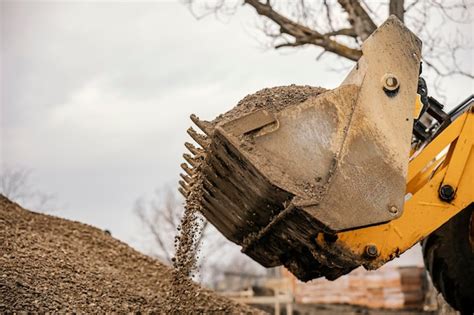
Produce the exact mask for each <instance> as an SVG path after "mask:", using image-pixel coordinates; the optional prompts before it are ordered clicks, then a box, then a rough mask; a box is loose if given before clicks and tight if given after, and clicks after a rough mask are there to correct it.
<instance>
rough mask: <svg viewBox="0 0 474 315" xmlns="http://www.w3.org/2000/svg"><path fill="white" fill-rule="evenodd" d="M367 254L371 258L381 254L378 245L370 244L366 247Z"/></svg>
mask: <svg viewBox="0 0 474 315" xmlns="http://www.w3.org/2000/svg"><path fill="white" fill-rule="evenodd" d="M365 254H366V255H367V257H369V258H375V257H377V256H378V255H379V250H378V248H377V246H375V245H373V244H370V245H367V246H366V247H365Z"/></svg>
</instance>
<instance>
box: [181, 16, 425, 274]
mask: <svg viewBox="0 0 474 315" xmlns="http://www.w3.org/2000/svg"><path fill="white" fill-rule="evenodd" d="M420 49H421V41H420V40H419V39H418V38H417V37H416V36H415V35H414V34H413V33H411V32H410V31H409V30H408V29H407V28H406V27H405V26H404V25H403V24H402V23H401V22H400V21H399V20H398V19H397V18H395V17H390V18H389V19H388V20H387V21H386V22H385V23H384V24H383V25H381V26H380V27H379V28H378V29H377V30H376V31H375V32H374V33H373V34H372V35H371V36H370V37H369V38H368V39H367V40H366V41H365V42H364V44H363V46H362V52H363V54H362V57H361V58H360V60H359V61H358V62H357V64H356V65H355V67H354V68H353V70H352V71H351V72H350V73H349V75H348V76H347V77H346V79H345V80H344V81H343V82H342V84H341V85H340V86H339V87H338V88H336V89H334V90H323V89H319V88H310V87H296V86H292V87H288V88H286V90H285V89H284V88H273V89H266V90H263V91H261V92H259V93H257V94H255V95H251V96H248V97H247V98H246V99H244V100H243V101H242V102H241V103H239V104H238V105H237V106H236V107H235V108H234V109H232V110H230V111H229V112H227V113H225V114H223V115H221V116H219V117H217V118H216V119H215V120H214V121H211V122H206V121H202V120H200V119H198V118H197V117H196V116H194V115H192V116H191V118H192V120H193V122H194V123H195V124H196V125H197V126H198V128H199V129H201V130H202V131H203V132H204V134H200V133H197V132H196V131H194V129H192V128H191V129H189V130H188V132H189V134H190V135H191V137H192V138H193V139H194V140H195V142H196V143H198V144H199V146H200V147H195V146H194V145H192V144H189V143H188V144H186V146H187V148H188V149H189V150H190V151H191V154H185V155H184V157H185V159H186V160H187V162H188V163H189V165H188V164H186V163H184V164H183V165H182V166H183V169H184V170H185V172H186V173H187V175H182V177H183V179H184V180H183V181H181V186H182V189H181V192H182V193H183V194H184V195H185V196H188V195H189V194H190V190H192V189H196V186H199V187H200V189H201V190H202V213H203V215H204V216H205V217H206V218H207V219H208V220H209V221H210V222H211V223H212V224H213V225H214V226H215V227H216V228H217V229H218V230H219V231H220V232H221V233H222V234H224V235H225V236H226V237H227V238H228V239H229V240H231V241H233V242H235V243H237V244H239V245H241V246H242V251H243V252H244V253H246V254H247V255H249V256H250V257H252V258H253V259H254V260H256V261H258V262H259V263H261V264H262V265H263V266H266V267H274V266H278V265H282V264H283V265H285V266H286V267H287V268H288V269H289V270H290V271H291V272H292V273H293V274H295V275H296V276H297V277H298V278H299V279H301V280H309V279H313V278H317V277H321V276H325V277H327V278H328V279H335V278H337V277H339V276H340V275H343V274H346V273H348V272H350V271H351V270H352V269H354V268H356V267H357V266H359V265H360V264H363V262H364V257H350V255H349V254H347V253H345V252H340V251H341V250H340V249H333V251H332V252H331V251H329V250H327V249H325V248H321V247H319V246H318V245H317V244H316V242H315V241H314V239H315V237H317V235H318V234H320V233H324V237H325V239H326V240H327V241H328V242H331V240H332V239H333V238H334V237H336V236H335V233H336V232H339V231H343V230H349V229H355V228H359V227H364V226H368V225H374V224H379V223H383V222H387V221H390V220H393V219H395V218H397V217H399V216H400V215H401V214H402V211H403V203H404V196H405V186H406V182H405V176H406V174H407V167H408V157H409V151H410V143H411V137H412V126H413V112H414V104H415V100H416V92H417V83H418V75H419V64H420V55H421V52H420ZM259 96H260V97H259ZM198 182H199V185H198V184H197V183H198Z"/></svg>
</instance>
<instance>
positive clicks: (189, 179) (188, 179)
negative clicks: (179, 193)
mask: <svg viewBox="0 0 474 315" xmlns="http://www.w3.org/2000/svg"><path fill="white" fill-rule="evenodd" d="M179 176H181V178H182V179H183V180H184V181H185V182H186V183H187V184H189V183H190V182H191V177H189V176H188V175H184V174H182V173H181V174H179Z"/></svg>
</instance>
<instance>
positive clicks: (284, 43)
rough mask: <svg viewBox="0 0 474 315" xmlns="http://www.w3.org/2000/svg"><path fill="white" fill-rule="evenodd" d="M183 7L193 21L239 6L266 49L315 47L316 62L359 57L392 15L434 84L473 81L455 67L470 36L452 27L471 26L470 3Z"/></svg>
mask: <svg viewBox="0 0 474 315" xmlns="http://www.w3.org/2000/svg"><path fill="white" fill-rule="evenodd" d="M184 3H185V4H186V5H187V6H188V7H189V9H190V11H191V13H192V14H193V15H194V16H195V17H196V18H202V17H205V16H207V15H209V14H214V15H216V16H221V15H231V14H233V13H235V12H236V10H237V9H238V8H239V7H240V6H241V5H245V6H250V7H252V8H254V9H255V11H256V13H257V14H258V15H259V16H260V17H262V19H261V20H260V22H259V25H258V28H259V29H260V30H261V31H262V34H263V35H264V38H265V42H266V46H267V47H271V48H274V49H282V48H287V47H291V48H295V47H302V46H313V47H317V48H318V50H319V55H318V57H317V60H319V59H321V57H322V56H323V55H325V53H326V52H329V53H332V54H335V55H337V56H339V57H342V58H344V59H348V60H351V61H357V60H358V59H359V58H360V56H361V54H362V51H361V44H362V42H363V41H364V40H365V39H366V38H367V37H368V36H369V35H370V34H371V33H372V32H373V31H374V30H375V29H376V28H377V25H378V24H380V23H381V22H382V21H384V20H385V19H386V18H387V17H388V16H389V15H391V14H394V15H396V16H397V17H398V18H399V19H400V20H402V21H404V22H405V23H406V24H407V26H408V27H410V29H412V30H413V31H414V32H415V33H416V34H417V35H418V36H419V37H420V38H421V39H422V40H423V42H424V47H423V62H424V64H425V65H426V66H428V68H430V69H431V70H432V71H433V73H434V74H435V76H436V78H435V80H436V81H437V85H438V86H439V83H440V82H441V81H440V80H442V79H443V78H445V77H450V76H453V75H459V76H463V77H468V78H471V79H472V78H474V74H473V73H472V69H469V68H467V67H463V66H462V65H460V64H459V56H460V54H461V53H463V52H464V53H466V54H469V53H471V54H472V43H471V40H472V38H471V37H470V34H462V33H461V32H459V30H458V29H457V27H456V25H461V24H469V23H472V19H471V14H472V13H471V12H472V10H470V9H471V8H472V7H473V6H474V3H473V2H469V3H468V2H466V1H465V0H450V1H441V0H423V1H419V0H406V1H405V0H385V1H364V0H361V1H359V0H337V1H336V0H319V1H308V0H294V1H285V0H272V1H271V0H266V1H262V0H185V1H184ZM465 35H467V36H465ZM466 68H467V69H466Z"/></svg>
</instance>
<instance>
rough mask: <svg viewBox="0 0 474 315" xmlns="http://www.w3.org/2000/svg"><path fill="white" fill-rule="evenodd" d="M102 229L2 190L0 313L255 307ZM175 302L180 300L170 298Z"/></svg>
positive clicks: (223, 310) (206, 311)
mask: <svg viewBox="0 0 474 315" xmlns="http://www.w3.org/2000/svg"><path fill="white" fill-rule="evenodd" d="M181 281H182V284H185V286H184V287H185V288H186V292H180V291H179V290H174V289H173V286H174V285H175V284H174V276H173V269H172V268H170V267H168V266H165V265H164V264H162V263H161V262H160V261H158V260H156V259H153V258H151V257H148V256H146V255H143V254H141V253H139V252H137V251H135V250H133V249H132V248H130V247H129V246H127V245H126V244H124V243H122V242H120V241H118V240H116V239H114V238H113V237H111V236H110V235H108V234H107V233H105V232H104V231H102V230H99V229H97V228H94V227H92V226H89V225H86V224H82V223H79V222H73V221H68V220H64V219H60V218H57V217H53V216H49V215H44V214H39V213H34V212H30V211H28V210H25V209H22V208H21V207H20V206H19V205H18V204H15V203H13V202H11V201H9V200H8V199H7V198H5V197H3V196H1V195H0V313H7V312H20V311H25V312H39V313H44V312H55V313H56V312H68V313H70V312H78V313H98V312H100V313H104V312H106V313H110V312H120V313H124V312H147V313H148V312H154V313H157V314H256V313H259V311H258V310H254V309H252V308H250V307H247V306H244V305H239V304H237V303H235V302H232V301H230V300H228V299H226V298H224V297H221V296H219V295H217V294H216V293H213V292H212V291H209V290H206V289H204V288H201V287H199V286H198V285H197V284H195V283H194V282H192V281H190V280H189V279H188V278H183V279H181ZM176 304H178V305H176Z"/></svg>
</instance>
